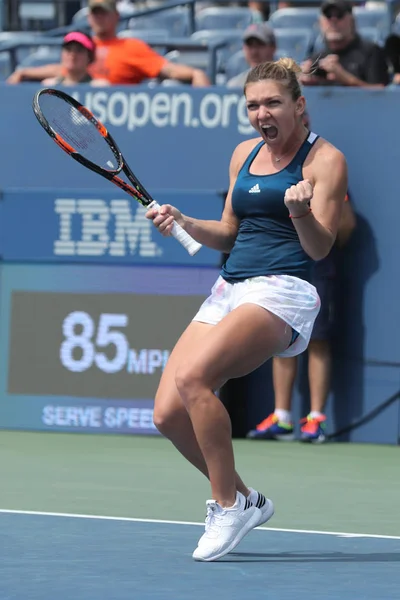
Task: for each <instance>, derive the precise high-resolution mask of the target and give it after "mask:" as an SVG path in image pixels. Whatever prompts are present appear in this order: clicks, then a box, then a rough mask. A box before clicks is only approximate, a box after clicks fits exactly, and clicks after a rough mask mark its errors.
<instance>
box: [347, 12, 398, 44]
mask: <svg viewBox="0 0 400 600" xmlns="http://www.w3.org/2000/svg"><path fill="white" fill-rule="evenodd" d="M353 14H354V19H355V22H356V26H357V29H358V30H360V29H365V28H367V27H369V28H375V29H377V31H378V33H379V39H380V40H382V41H383V40H384V39H385V38H386V37H387V36H388V35H389V31H390V18H389V12H388V9H387V6H386V5H385V4H384V5H383V6H382V8H364V7H362V6H356V7H354V8H353Z"/></svg>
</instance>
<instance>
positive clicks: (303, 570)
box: [0, 512, 400, 600]
mask: <svg viewBox="0 0 400 600" xmlns="http://www.w3.org/2000/svg"><path fill="white" fill-rule="evenodd" d="M202 531H203V530H202V527H197V526H194V525H185V524H173V523H164V522H157V523H156V522H149V521H147V522H144V521H132V520H129V519H128V520H111V519H104V518H87V517H84V518H79V517H66V516H54V515H52V516H51V515H47V516H46V515H38V514H24V513H17V514H15V513H7V512H3V513H0V539H1V545H0V570H1V577H0V598H1V600H28V599H29V600H55V599H57V600H128V599H129V600H206V599H207V598H218V599H222V600H224V599H229V600H239V599H240V600H242V599H243V598H251V597H256V596H257V597H260V598H268V599H271V600H306V599H307V600H310V599H311V600H312V599H317V598H318V600H320V599H321V598H323V599H324V600H338V599H339V598H340V600H354V599H357V600H361V599H363V600H393V599H394V598H397V597H398V591H399V587H400V569H399V565H398V564H397V563H398V562H400V538H399V539H384V538H366V537H343V536H338V535H318V534H307V533H303V534H301V533H289V532H284V531H274V530H268V529H260V530H257V531H254V532H251V533H250V534H249V535H248V536H247V537H246V538H245V539H244V540H243V541H242V543H241V544H240V546H239V547H238V550H237V551H236V552H234V553H232V554H231V555H228V556H227V557H224V559H222V560H220V561H217V562H214V563H197V562H195V561H193V560H192V558H191V554H192V551H193V549H194V548H195V546H196V543H197V540H198V539H199V537H200V535H201V534H202ZM239 548H240V549H239ZM337 563H340V567H338V566H337Z"/></svg>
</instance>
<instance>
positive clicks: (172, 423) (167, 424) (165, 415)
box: [153, 406, 179, 438]
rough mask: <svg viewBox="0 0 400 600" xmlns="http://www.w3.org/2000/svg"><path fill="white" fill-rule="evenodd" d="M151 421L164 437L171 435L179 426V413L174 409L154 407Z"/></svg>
mask: <svg viewBox="0 0 400 600" xmlns="http://www.w3.org/2000/svg"><path fill="white" fill-rule="evenodd" d="M153 423H154V425H155V426H156V428H157V429H158V431H159V432H160V433H162V434H163V435H164V436H165V437H166V438H170V437H171V436H172V437H173V434H174V431H176V429H177V428H179V415H178V414H177V411H175V410H168V409H166V408H157V406H156V407H155V408H154V412H153Z"/></svg>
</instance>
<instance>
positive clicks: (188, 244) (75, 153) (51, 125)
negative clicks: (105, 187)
mask: <svg viewBox="0 0 400 600" xmlns="http://www.w3.org/2000/svg"><path fill="white" fill-rule="evenodd" d="M33 111H34V113H35V115H36V118H37V120H38V121H39V123H40V124H41V126H42V127H43V129H44V130H45V131H46V132H47V133H48V134H49V135H50V137H52V138H53V140H54V141H55V142H56V144H58V145H59V146H60V148H62V150H64V152H66V153H67V154H69V155H70V156H71V157H72V158H73V159H75V160H76V161H78V162H79V163H81V165H83V166H84V167H86V168H88V169H90V170H91V171H94V172H95V173H98V174H99V175H102V176H103V177H105V178H106V179H108V180H109V181H112V182H113V183H115V185H117V186H118V187H120V188H121V189H122V190H124V192H126V193H127V194H129V195H130V196H132V197H133V198H135V200H137V201H138V202H140V204H142V205H143V206H145V207H146V208H155V209H157V210H158V209H159V208H160V205H159V204H158V203H157V202H156V201H155V200H153V198H152V197H151V195H150V194H149V192H148V191H147V190H146V189H145V188H144V187H143V185H142V184H141V183H140V181H139V180H138V178H137V177H136V176H135V175H134V174H133V172H132V171H131V169H130V168H129V166H128V164H127V162H126V160H125V159H124V157H123V156H122V153H121V151H120V149H119V148H118V146H117V144H116V143H115V141H114V139H113V138H112V137H111V135H110V134H109V132H108V131H107V129H106V128H105V127H104V125H103V124H102V123H100V121H98V120H97V119H96V117H95V116H94V115H93V114H92V113H91V112H90V110H88V109H87V108H86V107H85V106H83V105H82V104H80V103H79V102H78V101H77V100H75V98H72V97H71V96H69V95H68V94H66V93H65V92H62V91H60V90H55V89H51V88H43V89H41V90H40V91H39V92H37V93H36V94H35V96H34V99H33ZM122 171H123V172H124V173H125V175H126V176H127V178H128V179H129V181H130V183H131V185H130V184H129V183H126V182H125V181H124V180H123V179H121V177H119V175H120V174H121V172H122ZM172 235H173V236H174V238H176V239H177V240H178V242H180V243H181V244H182V246H183V247H184V248H186V250H187V251H188V252H189V254H190V255H191V256H193V255H194V254H196V252H198V251H199V250H200V248H201V244H199V243H198V242H196V240H194V239H193V238H192V237H191V236H190V235H189V234H188V233H187V232H186V231H185V230H184V229H182V227H181V226H180V225H179V224H178V223H176V222H174V224H173V228H172Z"/></svg>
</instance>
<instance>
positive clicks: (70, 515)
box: [0, 508, 400, 540]
mask: <svg viewBox="0 0 400 600" xmlns="http://www.w3.org/2000/svg"><path fill="white" fill-rule="evenodd" d="M0 514H10V515H34V516H38V517H64V518H68V519H97V520H99V521H127V522H131V523H161V524H164V525H196V526H202V527H204V522H203V523H195V522H193V521H167V520H165V519H138V518H135V517H110V516H106V515H79V514H73V513H57V512H42V511H35V510H12V509H7V508H0ZM256 529H257V530H258V531H278V532H281V533H303V534H304V533H306V534H313V535H336V536H339V537H348V538H376V539H384V540H400V535H379V534H376V533H349V532H343V531H316V530H313V529H280V528H277V527H257V528H256Z"/></svg>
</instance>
